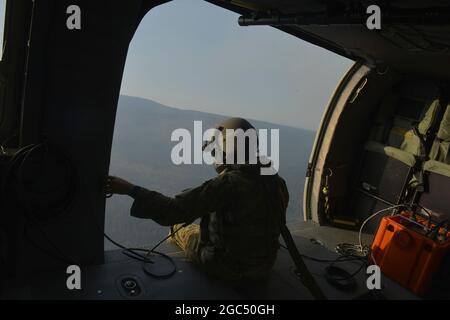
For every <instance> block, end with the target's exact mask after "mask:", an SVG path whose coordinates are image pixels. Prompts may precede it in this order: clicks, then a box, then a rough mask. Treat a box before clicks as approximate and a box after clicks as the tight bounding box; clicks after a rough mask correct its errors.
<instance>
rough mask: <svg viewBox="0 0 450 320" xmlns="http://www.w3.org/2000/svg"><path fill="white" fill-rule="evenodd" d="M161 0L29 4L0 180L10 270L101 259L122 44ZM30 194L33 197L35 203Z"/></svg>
mask: <svg viewBox="0 0 450 320" xmlns="http://www.w3.org/2000/svg"><path fill="white" fill-rule="evenodd" d="M14 1H22V0H14ZM164 2H167V1H161V0H154V1H153V0H151V1H145V0H128V1H126V2H124V1H119V0H115V1H111V0H96V1H90V0H76V1H72V0H71V1H68V0H53V1H50V0H49V1H35V2H34V8H33V15H32V16H31V14H30V17H31V19H32V23H31V25H32V27H31V28H30V30H29V39H28V41H29V47H28V52H27V58H26V59H25V61H23V63H24V64H25V66H26V70H27V72H26V73H25V74H26V78H25V79H24V81H23V91H22V92H21V94H23V95H22V96H21V101H22V105H21V106H19V107H20V119H21V122H20V126H19V128H18V129H19V135H20V141H19V142H18V145H17V148H20V147H25V148H24V149H22V150H21V152H22V154H20V157H19V156H17V157H15V158H13V159H14V161H19V162H20V163H19V164H16V163H14V164H10V165H9V169H10V172H8V174H9V176H8V177H10V179H11V180H8V179H4V180H6V183H7V186H6V190H7V192H8V196H7V197H8V199H12V200H11V201H9V203H8V207H7V211H8V212H7V215H8V216H9V217H12V220H9V221H8V222H7V223H9V224H13V225H8V226H6V228H7V229H9V230H14V231H13V232H12V233H13V234H12V235H11V234H10V236H9V239H8V244H9V257H10V259H9V262H8V265H9V267H10V269H13V270H15V274H14V275H15V276H19V277H22V276H33V275H34V274H35V273H36V272H37V271H39V270H47V269H49V268H52V267H55V266H66V267H67V266H68V265H70V264H79V265H88V264H97V263H101V262H102V261H103V253H104V246H103V244H104V238H103V226H104V209H105V193H104V183H105V181H106V177H107V174H108V170H109V160H110V151H111V144H112V135H113V129H114V121H115V114H116V107H117V102H118V97H119V91H120V85H121V80H122V74H123V69H124V65H125V60H126V56H127V51H128V46H129V43H130V41H131V39H132V37H133V35H134V32H135V30H136V28H137V27H138V25H139V23H140V21H141V19H142V18H143V16H144V15H145V14H146V13H147V12H148V11H149V10H150V9H151V8H153V7H154V6H156V5H159V4H162V3H164ZM74 6H75V7H76V8H77V9H75V10H74V8H75V7H74ZM26 14H27V12H23V15H25V16H26ZM74 15H75V16H74ZM74 18H78V19H79V20H78V21H75V20H74ZM11 54H13V52H11ZM48 159H50V160H48ZM30 160H32V161H30ZM27 161H28V162H29V163H26V162H27ZM30 162H33V164H31V163H30ZM51 164H56V165H53V166H52V165H51ZM19 168H21V169H23V168H27V169H28V170H27V171H26V172H25V171H24V172H20V173H19V172H18V171H17V170H19ZM21 169H20V170H21ZM40 169H42V170H43V171H42V172H39V171H40ZM44 169H45V170H44ZM24 175H26V179H27V181H28V182H29V183H30V182H31V185H32V186H33V187H34V188H35V189H33V190H30V189H28V190H26V191H27V192H26V194H25V192H23V188H22V189H21V188H15V187H14V186H16V185H17V182H18V181H16V180H17V179H16V177H17V176H21V177H22V176H24ZM67 177H68V178H67ZM2 178H4V177H2ZM65 178H67V179H66V180H64V179H65ZM69 178H70V179H69ZM15 179H16V180H15ZM55 181H57V182H58V184H55V183H53V182H55ZM19 182H20V181H19ZM68 184H70V186H68ZM49 185H50V186H49ZM22 186H23V185H22ZM56 189H58V190H60V191H57V190H56ZM61 190H66V191H67V193H65V194H64V196H65V197H66V199H65V200H68V201H65V200H64V201H65V204H66V206H64V210H59V211H55V210H53V211H52V210H46V207H45V206H44V205H43V204H52V203H54V202H55V201H56V200H57V199H56V200H55V199H50V198H51V197H52V196H57V193H58V192H59V193H60V195H61ZM43 191H45V192H43ZM33 192H34V193H33ZM54 192H56V193H54ZM68 193H70V194H68ZM67 196H69V197H70V199H67ZM31 198H32V199H33V201H34V200H36V198H41V199H40V200H39V203H38V204H39V205H36V206H34V207H33V205H34V204H35V203H37V202H33V201H26V200H27V199H31ZM45 198H48V199H45ZM42 199H45V200H42ZM14 200H15V201H14ZM47 200H48V201H47ZM52 201H53V202H52ZM44 211H46V212H47V213H44ZM50 212H52V213H51V214H50ZM41 217H45V219H42V220H41ZM25 234H26V236H25ZM64 270H65V269H64Z"/></svg>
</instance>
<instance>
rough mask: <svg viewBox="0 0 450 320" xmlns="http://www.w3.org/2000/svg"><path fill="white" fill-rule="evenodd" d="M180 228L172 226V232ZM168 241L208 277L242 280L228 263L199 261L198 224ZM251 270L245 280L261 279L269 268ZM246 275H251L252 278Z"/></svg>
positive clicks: (241, 275) (183, 230)
mask: <svg viewBox="0 0 450 320" xmlns="http://www.w3.org/2000/svg"><path fill="white" fill-rule="evenodd" d="M181 226H182V225H181V224H177V225H174V226H173V227H172V231H176V230H178V229H180V227H181ZM169 239H170V240H169V241H171V242H172V243H175V244H176V245H178V246H179V247H180V248H181V250H183V252H184V254H185V256H186V257H187V258H188V259H189V260H190V261H192V262H193V263H195V264H197V265H198V266H200V267H201V268H202V269H203V270H204V271H205V272H206V273H208V274H209V275H211V276H214V277H218V278H221V279H223V280H227V281H231V282H235V281H239V280H241V279H242V278H243V274H241V273H240V272H239V271H238V270H235V268H233V267H232V266H230V265H228V263H227V262H228V261H227V262H226V261H211V262H209V263H208V264H205V263H203V262H202V261H201V258H200V253H199V243H200V226H199V225H198V224H191V225H188V226H186V227H184V228H181V229H180V230H179V231H178V232H176V233H175V234H174V235H173V236H172V237H171V238H169ZM252 269H253V270H247V274H246V278H247V279H250V278H256V279H261V278H265V277H266V276H267V274H268V272H269V271H270V269H271V266H268V268H264V266H263V265H258V267H257V268H252ZM248 273H251V274H252V276H250V275H249V274H248Z"/></svg>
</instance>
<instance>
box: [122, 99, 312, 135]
mask: <svg viewBox="0 0 450 320" xmlns="http://www.w3.org/2000/svg"><path fill="white" fill-rule="evenodd" d="M121 98H131V99H136V100H140V101H141V102H146V103H153V104H157V105H158V106H159V107H161V108H166V109H171V110H176V111H181V112H193V113H201V114H206V115H212V116H219V117H233V116H231V115H225V114H219V113H212V112H205V111H200V110H194V109H184V108H180V107H174V106H168V105H165V104H163V103H161V102H158V101H155V100H152V99H148V98H143V97H137V96H130V95H127V94H120V95H119V100H120V99H121ZM246 120H248V121H249V122H251V123H252V122H260V123H267V124H272V125H277V126H282V127H285V128H290V129H295V130H303V131H307V132H312V133H315V132H316V131H314V130H311V129H306V128H301V127H294V126H291V125H286V124H281V123H276V122H269V121H267V120H259V119H253V118H246Z"/></svg>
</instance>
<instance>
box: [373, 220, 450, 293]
mask: <svg viewBox="0 0 450 320" xmlns="http://www.w3.org/2000/svg"><path fill="white" fill-rule="evenodd" d="M411 216H412V214H411V213H409V212H404V213H401V214H398V215H394V216H389V217H383V219H382V220H381V223H380V225H379V227H378V231H377V233H376V236H375V239H374V241H373V243H372V258H373V260H374V261H373V262H374V263H375V264H377V265H378V266H379V267H380V269H381V271H382V272H383V273H384V274H385V275H387V276H388V277H389V278H391V279H393V280H395V281H397V282H398V283H400V284H401V285H403V286H404V287H406V288H408V289H410V290H411V291H412V292H414V293H415V294H417V295H419V296H421V295H423V294H425V293H426V292H427V290H428V289H429V287H430V284H431V281H432V279H433V276H434V275H435V274H436V273H437V272H438V271H439V268H440V266H441V263H442V261H443V258H444V257H445V255H446V254H447V253H449V252H450V237H449V234H448V233H447V231H445V234H444V235H443V237H444V240H442V237H441V241H439V240H436V239H433V238H431V237H430V236H429V235H426V234H425V232H420V226H421V225H424V221H419V222H417V223H416V224H417V225H418V226H419V228H417V227H416V228H414V227H413V228H412V227H411V220H410V217H411ZM414 229H416V230H414ZM439 231H441V230H439Z"/></svg>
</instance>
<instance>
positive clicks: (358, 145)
mask: <svg viewBox="0 0 450 320" xmlns="http://www.w3.org/2000/svg"><path fill="white" fill-rule="evenodd" d="M398 79H399V75H398V74H397V73H396V72H395V71H392V70H388V71H384V72H380V71H377V70H376V69H371V70H370V72H369V73H368V74H367V75H366V76H365V77H363V78H362V79H361V80H360V82H359V83H358V84H357V85H355V87H354V88H353V89H352V94H350V96H349V97H348V100H347V102H346V105H345V107H344V108H343V109H342V111H341V113H340V114H339V119H338V120H337V121H336V124H335V127H334V128H333V130H334V134H333V136H332V137H331V138H330V140H331V141H330V143H329V147H328V150H327V151H326V156H325V161H324V166H323V170H322V172H323V175H322V179H321V185H322V186H321V188H320V190H323V189H324V187H327V189H328V190H329V191H328V192H329V193H328V199H327V201H328V202H327V203H326V197H325V194H324V193H323V192H321V193H320V195H319V201H318V204H319V215H320V216H321V217H320V218H321V219H320V221H321V224H329V225H336V226H339V227H344V228H345V227H350V228H354V227H356V225H357V223H356V222H355V218H354V217H353V216H352V214H351V211H350V210H351V209H350V206H349V204H350V201H351V196H352V190H353V183H354V181H353V180H354V177H355V176H356V171H357V168H358V167H359V165H360V158H361V156H360V155H361V153H362V150H363V148H364V143H365V141H366V139H367V136H368V135H369V133H370V126H371V121H372V119H373V117H374V115H375V114H376V111H377V107H378V105H379V102H380V101H381V100H382V97H383V96H384V95H385V94H386V93H387V92H388V91H389V90H390V89H391V88H392V86H393V85H394V84H395V83H396V82H397V81H398ZM330 129H331V128H327V129H326V130H330ZM327 176H328V178H327Z"/></svg>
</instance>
